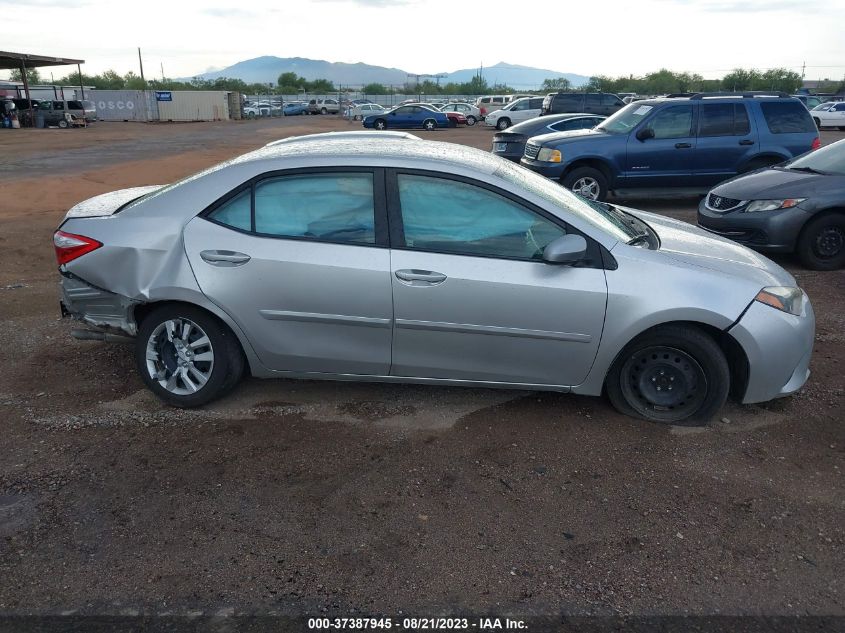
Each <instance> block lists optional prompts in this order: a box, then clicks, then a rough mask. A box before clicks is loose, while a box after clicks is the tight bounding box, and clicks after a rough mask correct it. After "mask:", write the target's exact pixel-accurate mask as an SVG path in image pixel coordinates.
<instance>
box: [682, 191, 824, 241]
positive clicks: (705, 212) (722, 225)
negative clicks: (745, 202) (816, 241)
mask: <svg viewBox="0 0 845 633" xmlns="http://www.w3.org/2000/svg"><path fill="white" fill-rule="evenodd" d="M706 200H707V198H706V197H705V198H704V199H703V200H702V201H701V202H700V203H699V205H698V216H697V219H698V226H700V227H701V228H703V229H704V230H705V231H709V232H710V233H714V234H715V235H719V236H721V237H726V238H728V239H729V240H733V241H734V242H738V243H740V244H742V245H743V246H748V247H749V248H754V249H757V250H761V251H767V252H773V253H778V252H780V253H791V252H792V251H794V250H795V242H796V240H797V239H798V234H799V233H800V232H801V228H802V227H803V226H804V224H805V223H806V222H807V220H808V219H809V217H810V214H809V213H807V212H806V211H805V210H804V209H802V208H801V206H800V205H799V206H797V207H793V208H791V209H780V210H778V211H757V212H755V213H742V212H741V211H740V210H736V211H728V212H727V213H717V212H715V211H711V210H710V209H708V208H707V206H706Z"/></svg>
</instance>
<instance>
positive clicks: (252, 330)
mask: <svg viewBox="0 0 845 633" xmlns="http://www.w3.org/2000/svg"><path fill="white" fill-rule="evenodd" d="M54 244H55V248H56V254H57V258H58V263H59V272H60V274H61V293H62V297H61V301H62V306H63V312H64V313H66V314H69V315H72V316H74V317H76V318H77V319H80V320H81V321H83V322H84V323H86V324H87V325H88V328H87V329H85V330H75V331H74V334H75V336H77V337H78V338H85V339H100V340H121V339H122V340H132V339H134V345H135V356H136V361H137V366H138V371H139V372H140V374H141V376H142V378H143V380H144V382H145V383H146V384H147V386H148V387H149V388H150V389H151V390H152V391H153V392H154V393H155V394H157V395H158V396H159V397H160V398H161V399H162V400H164V401H165V402H167V403H170V404H172V405H175V406H179V407H194V406H199V405H203V404H205V403H207V402H209V401H210V400H212V399H214V398H217V397H219V396H221V395H222V394H224V393H225V392H226V391H228V390H229V389H231V388H232V387H234V386H235V385H236V383H237V382H238V380H239V379H240V378H241V377H242V376H243V375H244V373H246V372H249V373H251V374H252V375H253V376H258V377H265V378H269V377H280V376H281V377H293V378H309V379H315V378H321V379H322V378H325V379H337V380H378V381H385V382H403V383H423V384H438V385H464V386H480V387H505V388H516V389H538V390H554V391H562V392H572V393H578V394H586V395H594V396H598V395H601V394H602V393H603V392H605V391H606V393H607V395H608V397H609V398H610V401H611V402H612V403H613V405H614V406H615V407H616V408H617V409H618V410H620V411H622V412H624V413H627V414H630V415H634V416H638V417H642V418H646V419H650V420H656V421H660V422H667V423H697V422H701V421H706V420H707V419H708V418H710V417H711V416H713V415H714V414H715V413H716V412H717V411H718V410H719V408H720V407H721V406H722V405H723V404H724V402H725V400H726V398H727V397H728V394H729V393H730V394H732V395H733V396H734V397H735V398H736V399H738V400H739V401H741V402H744V403H751V402H762V401H766V400H770V399H772V398H777V397H779V396H784V395H787V394H790V393H793V392H795V391H796V390H798V389H800V388H801V386H802V385H803V384H804V383H805V381H806V380H807V377H808V376H809V369H808V366H809V363H810V355H811V351H812V346H813V336H814V328H815V319H814V315H813V310H812V307H811V305H810V302H809V300H808V299H807V297H806V295H805V294H804V293H803V292H802V291H801V289H800V288H798V287H797V286H796V283H795V279H794V278H793V277H792V276H791V275H790V274H789V273H787V272H786V271H785V270H783V269H782V268H781V267H779V266H777V265H776V264H774V263H773V262H771V261H769V260H768V259H766V258H765V257H763V256H761V255H759V254H757V253H754V252H752V251H750V250H748V249H746V248H744V247H741V246H738V245H736V244H734V243H732V242H730V241H727V240H724V239H721V238H718V237H714V236H712V235H709V234H707V233H705V232H703V231H702V230H700V229H698V228H696V227H693V226H690V225H688V224H685V223H683V222H679V221H675V220H671V219H667V218H665V217H662V216H658V215H654V214H650V213H645V212H642V211H635V210H632V209H627V208H622V207H618V206H612V205H607V204H601V203H592V202H587V201H585V200H583V199H581V198H579V197H577V196H575V195H574V194H572V193H571V192H569V191H567V190H565V189H563V188H561V187H559V186H558V185H556V184H555V183H552V182H551V181H549V180H547V179H545V178H543V177H541V176H539V175H536V174H534V173H532V172H530V171H528V170H525V169H523V168H521V167H519V166H517V165H514V164H512V163H510V162H508V161H505V160H502V159H500V158H497V157H494V156H492V155H490V154H488V153H486V152H482V151H479V150H474V149H470V148H467V147H462V146H458V145H452V144H447V143H438V142H430V141H421V140H416V139H413V138H383V139H372V138H361V137H360V136H359V137H353V138H344V137H343V135H342V134H338V135H335V136H334V137H332V138H325V139H320V140H319V142H309V141H308V138H307V137H302V139H301V140H296V141H292V142H288V143H280V144H271V145H269V146H267V147H264V148H262V149H260V150H257V151H255V152H252V153H249V154H246V155H244V156H241V157H239V158H236V159H234V160H232V161H229V162H226V163H223V164H221V165H218V166H215V167H213V168H211V169H208V170H206V171H204V172H201V173H199V174H196V175H194V176H191V177H189V178H187V179H185V180H182V181H180V182H177V183H174V184H171V185H167V186H154V187H141V188H135V189H127V190H121V191H116V192H114V193H110V194H105V195H102V196H98V197H96V198H92V199H90V200H87V201H85V202H82V203H80V204H78V205H76V206H75V207H73V208H72V209H71V210H70V211H69V212H68V213H67V216H66V218H65V219H64V221H63V222H62V224H61V226H60V227H59V230H58V231H57V232H56V233H55V236H54Z"/></svg>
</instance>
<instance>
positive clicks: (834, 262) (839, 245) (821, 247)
mask: <svg viewBox="0 0 845 633" xmlns="http://www.w3.org/2000/svg"><path fill="white" fill-rule="evenodd" d="M795 250H796V252H797V253H798V257H799V258H800V259H801V263H802V264H804V266H806V267H807V268H811V269H813V270H836V269H838V268H842V267H843V266H845V216H843V215H842V214H840V213H829V214H826V215H821V216H819V217H817V218H814V219H813V220H811V221H810V222H808V223H807V226H805V227H804V229H803V230H802V231H801V235H800V236H799V237H798V243H797V244H796V248H795Z"/></svg>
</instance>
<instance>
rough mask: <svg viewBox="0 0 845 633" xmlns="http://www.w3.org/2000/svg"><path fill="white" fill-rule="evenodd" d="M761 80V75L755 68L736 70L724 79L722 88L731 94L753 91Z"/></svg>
mask: <svg viewBox="0 0 845 633" xmlns="http://www.w3.org/2000/svg"><path fill="white" fill-rule="evenodd" d="M759 78H760V73H759V72H757V71H756V70H754V69H753V68H751V69H745V68H735V69H734V70H733V71H732V72H730V73H728V74H727V75H725V76H724V77H722V88H724V89H725V90H729V91H731V92H742V91H744V90H752V89H753V88H754V84H755V82H757V81H758V80H759Z"/></svg>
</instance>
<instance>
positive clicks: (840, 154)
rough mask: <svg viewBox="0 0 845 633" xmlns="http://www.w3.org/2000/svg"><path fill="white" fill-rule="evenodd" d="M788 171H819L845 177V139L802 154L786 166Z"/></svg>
mask: <svg viewBox="0 0 845 633" xmlns="http://www.w3.org/2000/svg"><path fill="white" fill-rule="evenodd" d="M784 167H785V168H786V169H792V170H805V171H817V172H821V173H823V174H836V175H837V176H845V139H843V140H841V141H836V142H835V143H832V144H830V145H826V146H824V147H822V148H820V149H817V150H815V151H812V152H809V153H807V154H802V155H801V156H799V157H798V158H795V159H793V160H791V161H789V162H788V163H786V164H785V165H784Z"/></svg>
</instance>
